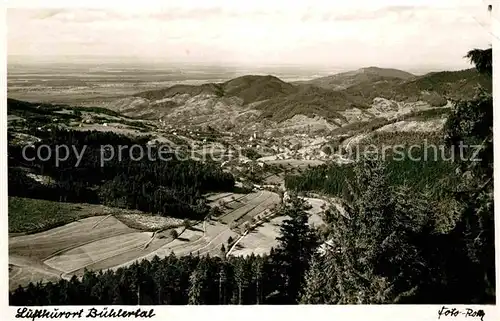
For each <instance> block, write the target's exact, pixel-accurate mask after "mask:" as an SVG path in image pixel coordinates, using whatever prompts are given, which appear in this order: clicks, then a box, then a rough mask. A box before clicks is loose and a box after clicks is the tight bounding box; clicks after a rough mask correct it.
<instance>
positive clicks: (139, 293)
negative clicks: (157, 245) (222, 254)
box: [10, 255, 277, 305]
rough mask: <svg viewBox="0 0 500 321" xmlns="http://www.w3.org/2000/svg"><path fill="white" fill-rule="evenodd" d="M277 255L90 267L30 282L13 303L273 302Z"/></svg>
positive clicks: (156, 260)
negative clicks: (68, 277)
mask: <svg viewBox="0 0 500 321" xmlns="http://www.w3.org/2000/svg"><path fill="white" fill-rule="evenodd" d="M272 257H273V256H253V255H252V256H249V257H247V258H241V257H230V258H229V259H227V260H223V259H221V258H218V257H208V256H205V257H199V256H193V255H190V256H182V257H176V256H175V255H170V256H169V257H166V258H164V259H161V260H160V259H159V258H158V257H155V258H153V259H152V260H151V261H147V260H144V261H142V262H141V263H135V264H134V265H132V266H130V267H128V268H120V269H118V270H116V272H113V271H110V270H108V271H106V272H98V273H95V272H91V271H86V272H85V273H84V275H83V277H82V278H81V280H79V279H78V278H77V277H73V278H72V279H71V280H70V281H66V280H60V281H59V282H57V283H47V284H40V283H39V284H30V285H29V286H27V287H25V288H22V287H19V288H18V289H17V290H16V291H14V292H12V293H11V295H10V304H11V305H110V304H119V305H135V304H147V305H149V304H172V305H176V304H264V303H271V302H272V301H273V297H274V296H273V291H274V290H275V289H274V285H275V281H276V277H277V270H276V268H275V265H274V261H273V259H272Z"/></svg>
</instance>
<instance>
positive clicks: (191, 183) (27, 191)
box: [8, 129, 234, 218]
mask: <svg viewBox="0 0 500 321" xmlns="http://www.w3.org/2000/svg"><path fill="white" fill-rule="evenodd" d="M32 134H33V135H35V136H36V137H38V138H40V139H41V140H40V141H39V142H36V143H35V144H34V148H28V149H27V150H26V155H25V156H26V158H25V157H24V156H23V147H22V146H18V145H14V144H9V150H8V152H9V196H21V197H30V198H40V199H47V200H56V201H63V202H86V203H100V204H105V205H109V206H115V207H123V208H131V209H138V210H142V211H145V212H149V213H158V214H162V215H169V216H176V217H182V218H200V217H203V216H204V215H205V214H206V212H207V211H208V206H206V204H205V202H204V201H203V199H202V197H201V195H202V194H203V193H205V192H207V191H230V190H232V189H233V187H234V178H233V176H232V175H231V174H229V173H225V172H223V171H222V170H221V169H220V167H219V166H217V165H216V164H212V163H201V162H197V161H194V160H185V161H180V160H179V159H178V158H176V157H174V156H175V155H174V154H173V151H170V152H167V153H162V155H161V156H162V158H160V155H159V151H158V149H157V148H156V147H154V146H148V145H147V142H148V140H149V137H139V138H131V137H128V136H124V135H119V134H115V133H111V132H97V131H91V132H82V131H75V130H67V129H54V130H52V131H50V132H49V131H46V130H43V129H42V130H35V132H33V133H32ZM63 145H65V146H69V149H70V152H69V154H68V156H67V159H66V160H64V161H60V163H59V164H56V162H55V157H47V156H49V155H52V156H54V155H56V150H57V148H58V147H57V146H63ZM40 146H48V147H49V148H43V149H39V147H40ZM104 146H107V151H106V150H103V148H104ZM119 146H125V147H126V149H125V150H124V151H123V152H122V153H120V155H119V153H118V150H119ZM132 146H136V147H135V148H132ZM72 149H76V150H77V151H78V152H79V153H80V152H83V153H84V154H83V157H81V158H80V161H79V159H78V157H77V156H76V154H75V153H74V152H72V151H71V150H72ZM38 150H41V153H40V155H38V157H36V156H37V155H36V153H35V151H38ZM112 153H113V154H112ZM148 153H149V154H148ZM40 156H41V157H40ZM61 156H63V155H62V151H61ZM176 156H180V155H176ZM28 159H33V160H32V161H29V160H28ZM44 159H47V160H46V161H43V160H44ZM107 159H109V160H108V161H106V160H107ZM76 164H78V165H77V166H75V165H76ZM27 173H30V174H31V176H28V175H27ZM33 175H40V176H42V177H46V178H48V179H49V183H41V182H40V181H37V180H35V179H34V178H33Z"/></svg>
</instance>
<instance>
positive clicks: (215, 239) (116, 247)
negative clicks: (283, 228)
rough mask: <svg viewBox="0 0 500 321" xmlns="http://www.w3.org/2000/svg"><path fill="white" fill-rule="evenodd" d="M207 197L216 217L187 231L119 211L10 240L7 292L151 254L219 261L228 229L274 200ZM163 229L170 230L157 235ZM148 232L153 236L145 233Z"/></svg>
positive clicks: (261, 247) (173, 222) (262, 194)
mask: <svg viewBox="0 0 500 321" xmlns="http://www.w3.org/2000/svg"><path fill="white" fill-rule="evenodd" d="M207 198H208V200H209V201H211V203H210V204H211V205H212V206H213V205H220V203H221V202H223V203H224V207H223V208H222V210H223V213H222V215H221V216H220V217H218V218H217V219H215V218H213V219H209V220H207V221H203V222H199V223H197V224H195V225H194V226H192V227H190V228H189V229H186V228H185V227H184V226H183V225H182V221H180V220H177V219H172V218H164V217H157V216H152V215H147V214H137V213H127V212H124V213H123V214H119V213H112V214H114V215H116V217H115V216H113V215H105V216H103V215H101V216H94V217H87V218H83V219H80V220H78V221H75V222H71V223H68V224H66V225H63V226H59V227H56V228H53V229H50V230H47V231H43V232H39V233H35V234H30V235H20V236H11V237H10V240H9V263H10V270H9V278H10V287H11V288H12V289H13V288H16V287H17V286H18V285H19V284H21V285H26V284H27V283H29V282H31V281H40V280H42V281H44V282H45V281H55V280H57V279H58V278H60V277H63V278H70V277H71V276H72V275H77V276H81V275H83V272H84V269H90V270H106V269H114V268H118V267H120V266H127V265H130V264H132V263H133V262H135V261H137V260H141V259H151V258H153V257H154V256H155V255H158V256H159V257H165V256H168V255H170V254H171V253H175V254H176V255H179V256H180V255H189V254H190V253H193V254H200V255H206V254H209V255H211V256H221V255H224V254H225V253H224V252H222V251H221V247H222V246H223V245H224V248H225V249H226V251H228V250H229V248H230V246H229V245H228V239H229V238H230V237H231V238H232V239H233V240H236V239H238V237H239V234H238V233H239V232H238V231H237V230H233V229H232V228H233V227H237V226H240V225H242V224H243V223H245V222H248V221H251V220H252V218H254V217H257V216H261V215H262V214H263V213H265V212H266V211H267V210H269V209H270V208H271V207H273V206H275V205H276V204H278V203H279V201H280V199H279V196H278V194H276V193H272V192H269V191H258V192H253V193H250V194H235V193H220V194H211V195H208V196H207ZM266 224H267V223H266ZM127 225H128V226H127ZM133 227H135V228H133ZM168 227H170V228H171V229H170V230H168V229H167V230H165V231H160V230H161V229H163V228H168ZM136 228H138V229H136ZM172 229H175V230H176V231H177V233H178V235H179V236H178V238H177V239H173V238H172V236H171V233H170V232H171V230H172ZM141 230H142V231H141ZM145 230H150V231H149V232H147V231H145ZM153 230H157V231H158V232H151V231H153ZM271 237H272V235H271V236H266V240H264V242H263V243H262V244H260V243H258V242H257V241H256V243H255V244H256V245H255V246H256V251H257V252H258V253H260V252H262V251H265V250H266V249H265V247H266V244H268V243H269V242H270V241H269V240H267V239H269V238H271ZM248 246H249V247H248V251H252V247H251V246H252V245H251V244H249V245H248ZM267 250H268V249H267Z"/></svg>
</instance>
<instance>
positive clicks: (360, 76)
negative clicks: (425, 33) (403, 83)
mask: <svg viewBox="0 0 500 321" xmlns="http://www.w3.org/2000/svg"><path fill="white" fill-rule="evenodd" d="M415 77H416V76H415V75H413V74H411V73H409V72H406V71H403V70H399V69H389V68H378V67H367V68H361V69H357V70H353V71H348V72H343V73H339V74H335V75H331V76H325V77H320V78H315V79H312V80H309V81H303V82H298V83H299V84H310V85H313V86H317V87H321V88H325V89H331V90H343V89H347V88H349V87H351V86H354V85H359V84H363V83H375V82H378V81H385V80H396V81H398V80H408V79H411V78H415Z"/></svg>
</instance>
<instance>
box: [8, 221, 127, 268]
mask: <svg viewBox="0 0 500 321" xmlns="http://www.w3.org/2000/svg"><path fill="white" fill-rule="evenodd" d="M103 218H104V217H102V216H96V217H89V218H85V219H82V220H79V221H76V222H73V223H69V224H66V225H64V226H60V227H56V228H53V229H51V230H48V231H45V232H41V233H36V234H31V235H23V236H16V237H11V238H10V239H9V254H11V255H12V254H15V255H21V256H25V257H33V258H36V259H40V260H45V259H46V258H47V257H49V256H51V255H54V254H56V253H59V252H64V251H67V250H70V249H73V248H76V247H78V246H82V245H84V244H87V243H91V242H95V241H98V240H102V239H107V238H109V237H113V236H117V235H122V234H127V233H131V232H133V231H135V230H133V229H131V228H129V227H127V226H126V225H125V224H123V223H122V222H120V221H118V220H117V219H116V218H114V217H107V218H106V219H104V220H103Z"/></svg>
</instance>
